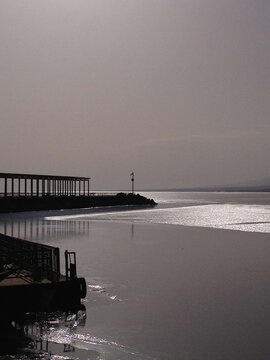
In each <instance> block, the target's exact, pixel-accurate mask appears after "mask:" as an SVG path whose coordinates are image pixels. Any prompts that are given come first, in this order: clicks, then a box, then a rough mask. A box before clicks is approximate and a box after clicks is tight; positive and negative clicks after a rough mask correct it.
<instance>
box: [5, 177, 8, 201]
mask: <svg viewBox="0 0 270 360" xmlns="http://www.w3.org/2000/svg"><path fill="white" fill-rule="evenodd" d="M7 183H8V181H7V178H5V190H4V192H5V197H7V185H8V184H7Z"/></svg>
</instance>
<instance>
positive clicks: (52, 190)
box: [0, 173, 91, 197]
mask: <svg viewBox="0 0 270 360" xmlns="http://www.w3.org/2000/svg"><path fill="white" fill-rule="evenodd" d="M90 179H91V178H90V177H77V176H55V175H33V174H13V173H0V195H1V196H2V197H43V196H89V195H90Z"/></svg>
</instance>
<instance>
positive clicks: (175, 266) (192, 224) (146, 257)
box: [0, 193, 270, 360]
mask: <svg viewBox="0 0 270 360" xmlns="http://www.w3.org/2000/svg"><path fill="white" fill-rule="evenodd" d="M147 195H148V196H150V197H153V198H154V199H155V200H156V201H158V202H159V203H160V205H159V206H158V207H156V208H144V209H141V210H140V209H138V208H130V207H125V208H117V209H113V208H110V209H95V210H93V209H90V210H89V209H83V210H63V211H48V212H32V213H23V214H12V215H11V214H10V215H1V218H0V227H1V231H5V232H6V233H8V234H13V235H14V236H17V235H19V236H20V237H23V238H26V239H32V240H33V241H40V242H44V243H47V244H49V245H53V246H58V247H60V249H61V251H62V252H63V251H64V250H65V249H69V250H70V251H73V250H74V251H76V253H77V261H78V273H79V275H80V276H84V277H85V278H86V281H87V285H88V294H87V298H86V299H85V300H84V302H83V304H84V306H85V308H86V312H85V313H83V314H84V315H83V316H82V314H81V315H80V314H79V316H78V315H76V314H74V315H72V314H70V316H73V318H71V320H72V321H73V322H71V323H69V322H68V321H66V320H65V321H62V320H61V319H62V318H63V315H61V316H60V315H57V314H54V319H55V321H56V323H57V322H58V325H56V323H53V322H48V321H47V320H46V321H45V320H43V321H41V320H40V319H37V321H36V322H34V326H35V329H36V328H37V329H39V327H40V324H42V325H43V326H42V329H43V333H42V334H41V338H42V340H43V341H48V347H47V348H43V349H42V351H40V352H39V354H40V355H39V356H41V357H42V356H43V357H44V358H45V357H46V358H48V359H62V358H65V359H67V358H68V359H77V358H79V359H108V360H112V359H121V360H122V359H131V360H132V359H134V360H137V359H160V360H161V359H207V360H209V359H213V360H214V359H215V360H216V359H224V360H225V359H229V358H231V359H253V358H259V359H266V358H268V357H269V354H270V343H269V336H270V326H269V324H268V323H269V319H270V306H269V303H270V292H269V291H270V284H269V279H270V267H269V256H270V243H269V235H268V233H269V221H270V211H269V209H270V207H269V205H270V194H268V193H263V194H262V193H261V194H255V193H253V194H248V193H241V194H237V193H235V194H228V193H211V194H209V193H208V194H207V193H152V194H147ZM183 225H184V226H183ZM229 229H230V230H229ZM232 229H233V230H234V231H233V230H232ZM235 230H237V231H235ZM239 230H241V231H239ZM65 316H66V315H65ZM82 319H83V321H82ZM32 324H33V322H32ZM21 326H22V327H23V328H24V325H21ZM29 326H30V325H29ZM38 334H39V335H40V332H39V333H38ZM28 335H29V334H28ZM32 339H33V336H32ZM34 340H35V341H36V344H37V343H38V342H37V337H36V338H35V339H34ZM35 356H37V355H35ZM29 357H31V356H30V355H29V353H25V352H23V351H22V352H21V353H19V355H16V358H21V359H25V358H29ZM5 358H6V357H5ZM39 358H40V357H39ZM2 359H4V357H2Z"/></svg>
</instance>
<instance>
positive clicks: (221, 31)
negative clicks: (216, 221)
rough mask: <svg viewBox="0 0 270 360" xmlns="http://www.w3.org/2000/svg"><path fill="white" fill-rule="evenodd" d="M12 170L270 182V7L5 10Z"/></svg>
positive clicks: (186, 181)
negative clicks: (131, 173)
mask: <svg viewBox="0 0 270 360" xmlns="http://www.w3.org/2000/svg"><path fill="white" fill-rule="evenodd" d="M0 49H1V54H0V121H1V131H0V171H1V172H25V173H40V174H59V175H80V176H91V177H92V186H93V187H94V188H96V189H121V188H128V187H129V184H130V177H129V175H130V172H131V171H132V170H134V171H135V176H136V186H137V188H176V187H183V186H202V185H213V184H232V183H237V182H242V181H245V180H250V179H257V178H263V177H267V176H270V168H269V165H270V159H269V158H270V156H269V155H270V119H269V115H270V1H269V0H1V1H0Z"/></svg>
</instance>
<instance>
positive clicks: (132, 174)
mask: <svg viewBox="0 0 270 360" xmlns="http://www.w3.org/2000/svg"><path fill="white" fill-rule="evenodd" d="M130 177H131V192H132V194H134V171H132V173H131V174H130Z"/></svg>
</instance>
